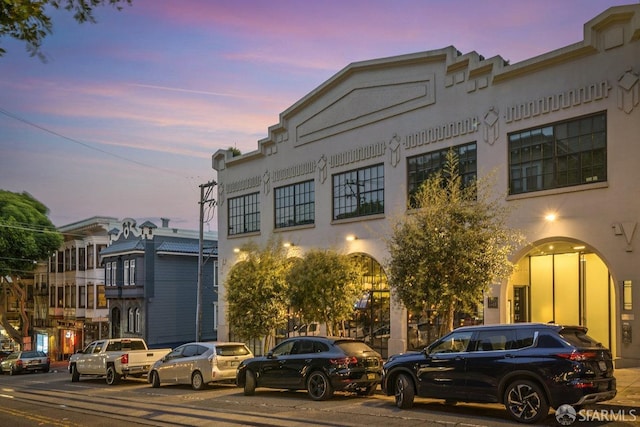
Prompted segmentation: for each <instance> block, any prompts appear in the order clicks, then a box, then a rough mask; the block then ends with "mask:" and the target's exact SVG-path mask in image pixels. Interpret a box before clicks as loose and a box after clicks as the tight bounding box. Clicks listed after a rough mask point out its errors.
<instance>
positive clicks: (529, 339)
mask: <svg viewBox="0 0 640 427" xmlns="http://www.w3.org/2000/svg"><path fill="white" fill-rule="evenodd" d="M534 334H535V331H534V330H533V329H518V330H517V332H516V337H517V341H516V342H515V347H514V349H517V348H525V347H531V346H532V345H533V336H534Z"/></svg>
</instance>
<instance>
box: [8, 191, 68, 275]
mask: <svg viewBox="0 0 640 427" xmlns="http://www.w3.org/2000/svg"><path fill="white" fill-rule="evenodd" d="M47 214H48V209H47V207H46V206H45V205H43V204H42V203H40V202H39V201H37V200H36V199H34V198H33V197H32V196H31V195H30V194H28V193H22V194H18V193H12V192H9V191H5V190H0V276H20V275H22V274H24V273H28V272H30V271H33V269H34V268H35V262H37V261H40V260H46V259H48V257H49V256H50V255H51V253H52V252H54V251H56V250H57V249H58V248H59V247H60V245H62V242H63V239H62V235H61V234H60V233H59V232H58V231H57V230H56V228H55V226H54V225H53V224H52V223H51V221H50V220H49V218H48V217H47Z"/></svg>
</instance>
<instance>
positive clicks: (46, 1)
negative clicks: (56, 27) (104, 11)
mask: <svg viewBox="0 0 640 427" xmlns="http://www.w3.org/2000/svg"><path fill="white" fill-rule="evenodd" d="M131 2H132V0H0V38H2V37H4V36H9V37H12V38H15V39H17V40H22V41H24V42H25V43H26V44H27V51H28V52H29V53H30V54H31V56H34V55H38V56H40V58H41V59H44V58H43V56H42V55H41V53H40V46H41V45H42V41H43V40H44V38H45V37H46V36H47V34H51V33H52V29H53V24H52V22H51V16H49V13H48V11H47V7H51V8H55V9H65V10H67V11H69V12H72V13H73V17H74V18H75V20H76V21H77V22H79V23H83V22H91V23H95V22H96V20H95V17H94V15H93V11H94V9H95V8H96V7H98V6H103V5H106V4H109V5H111V6H113V7H115V8H116V9H118V10H121V9H122V6H121V5H122V4H129V5H131ZM5 53H6V51H5V50H4V49H3V48H1V47H0V56H3V55H4V54H5Z"/></svg>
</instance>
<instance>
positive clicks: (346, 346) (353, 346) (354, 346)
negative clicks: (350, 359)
mask: <svg viewBox="0 0 640 427" xmlns="http://www.w3.org/2000/svg"><path fill="white" fill-rule="evenodd" d="M336 345H337V346H338V347H340V349H342V351H344V352H345V354H348V355H349V356H355V355H357V354H362V353H375V350H373V349H372V348H371V347H369V346H368V345H367V344H365V343H363V342H362V341H338V342H336Z"/></svg>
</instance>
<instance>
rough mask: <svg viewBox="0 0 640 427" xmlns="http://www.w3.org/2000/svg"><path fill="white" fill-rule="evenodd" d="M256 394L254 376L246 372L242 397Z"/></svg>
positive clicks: (250, 372) (251, 372)
mask: <svg viewBox="0 0 640 427" xmlns="http://www.w3.org/2000/svg"><path fill="white" fill-rule="evenodd" d="M255 393H256V374H254V373H253V371H247V373H246V375H245V377H244V395H245V396H253V395H254V394H255Z"/></svg>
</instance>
